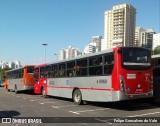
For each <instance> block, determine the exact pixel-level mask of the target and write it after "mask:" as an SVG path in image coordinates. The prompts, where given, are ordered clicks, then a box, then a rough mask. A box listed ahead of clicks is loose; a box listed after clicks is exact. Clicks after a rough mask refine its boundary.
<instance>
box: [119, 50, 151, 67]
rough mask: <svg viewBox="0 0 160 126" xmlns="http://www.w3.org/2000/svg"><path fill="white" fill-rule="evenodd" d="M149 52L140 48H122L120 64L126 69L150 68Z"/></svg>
mask: <svg viewBox="0 0 160 126" xmlns="http://www.w3.org/2000/svg"><path fill="white" fill-rule="evenodd" d="M150 60H151V53H150V51H149V50H147V49H142V48H122V66H123V68H125V69H128V70H146V69H149V68H150V65H151V64H150V62H151V61H150Z"/></svg>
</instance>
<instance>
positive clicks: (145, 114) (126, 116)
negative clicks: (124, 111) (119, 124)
mask: <svg viewBox="0 0 160 126" xmlns="http://www.w3.org/2000/svg"><path fill="white" fill-rule="evenodd" d="M155 114H160V112H153V113H146V114H141V115H133V116H126V117H139V116H147V115H155Z"/></svg>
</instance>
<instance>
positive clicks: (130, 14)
mask: <svg viewBox="0 0 160 126" xmlns="http://www.w3.org/2000/svg"><path fill="white" fill-rule="evenodd" d="M135 22H136V9H135V8H134V7H133V6H132V5H130V4H121V5H116V6H113V8H112V10H109V11H106V12H105V16H104V43H105V44H104V45H105V47H106V48H103V50H104V49H107V48H112V47H115V46H135V45H134V44H135Z"/></svg>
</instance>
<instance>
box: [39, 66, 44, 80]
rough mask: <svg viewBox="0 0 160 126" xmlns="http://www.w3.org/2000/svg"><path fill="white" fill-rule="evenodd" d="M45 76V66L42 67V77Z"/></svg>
mask: <svg viewBox="0 0 160 126" xmlns="http://www.w3.org/2000/svg"><path fill="white" fill-rule="evenodd" d="M44 77H45V67H41V68H40V78H44Z"/></svg>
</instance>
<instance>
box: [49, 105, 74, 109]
mask: <svg viewBox="0 0 160 126" xmlns="http://www.w3.org/2000/svg"><path fill="white" fill-rule="evenodd" d="M70 106H77V105H64V106H51V107H53V108H56V109H59V108H65V107H70Z"/></svg>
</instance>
